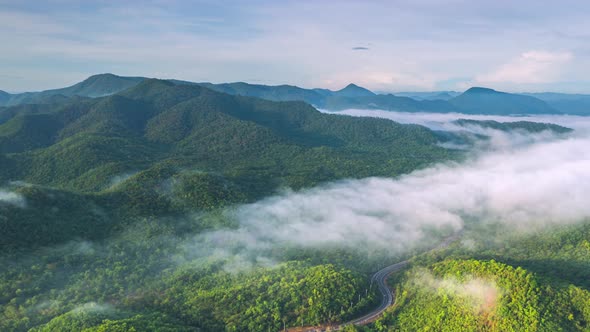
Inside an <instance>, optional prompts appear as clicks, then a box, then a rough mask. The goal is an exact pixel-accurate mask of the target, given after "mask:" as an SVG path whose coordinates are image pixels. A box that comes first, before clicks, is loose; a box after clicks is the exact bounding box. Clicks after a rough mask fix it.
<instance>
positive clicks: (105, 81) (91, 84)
mask: <svg viewBox="0 0 590 332" xmlns="http://www.w3.org/2000/svg"><path fill="white" fill-rule="evenodd" d="M143 80H145V78H144V77H123V76H117V75H113V74H99V75H94V76H90V77H89V78H87V79H85V80H84V81H82V82H80V83H76V84H74V85H72V86H69V87H66V88H61V89H52V90H45V91H41V92H25V93H17V94H9V95H8V96H4V97H3V96H2V94H0V105H5V106H13V105H20V104H47V103H52V102H55V101H56V99H57V101H61V100H64V99H66V98H67V97H73V96H79V97H102V96H107V95H111V94H114V93H117V92H120V91H122V90H125V89H127V88H130V87H132V86H134V85H136V84H138V83H139V82H141V81H143Z"/></svg>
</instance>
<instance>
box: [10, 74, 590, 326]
mask: <svg viewBox="0 0 590 332" xmlns="http://www.w3.org/2000/svg"><path fill="white" fill-rule="evenodd" d="M112 79H113V77H109V76H104V77H102V78H100V77H99V78H96V79H95V80H90V81H88V82H86V83H85V84H80V85H78V86H77V87H76V88H75V89H74V88H71V89H70V90H69V91H70V92H67V93H65V94H58V95H45V96H43V99H38V100H39V101H40V103H37V104H35V103H32V104H29V103H24V104H20V105H15V106H8V107H2V108H0V169H1V170H2V172H0V181H1V183H2V184H1V185H0V229H2V232H0V247H1V248H2V254H0V264H1V265H2V266H3V267H4V268H3V269H1V270H0V330H2V331H56V330H59V331H88V332H89V331H97V332H98V331H133V330H135V331H220V330H221V331H222V330H226V331H262V332H263V331H268V330H271V331H278V330H281V329H284V328H286V327H296V326H303V325H319V324H331V323H338V322H345V321H348V320H350V319H353V318H357V317H359V316H361V315H363V314H364V313H366V312H368V311H370V310H372V309H373V308H375V307H377V306H378V305H379V303H380V301H381V298H382V295H381V294H380V293H379V292H378V290H377V287H374V285H373V284H372V281H371V280H372V279H371V276H372V274H373V273H374V272H375V271H376V269H377V268H380V267H382V266H383V264H386V263H387V264H389V262H391V261H392V260H393V261H394V262H395V261H399V260H401V259H402V258H401V257H402V256H401V255H402V254H392V253H390V252H388V250H375V249H368V248H370V243H367V244H366V246H367V248H356V247H346V246H343V247H338V246H326V247H314V246H305V245H304V246H294V245H292V244H291V243H290V242H289V241H286V242H285V243H279V244H273V245H269V243H270V242H267V241H271V240H272V239H265V238H260V239H258V238H251V237H249V236H251V234H250V233H248V231H247V229H246V228H245V227H247V225H246V226H244V225H242V224H239V220H237V219H236V218H235V214H236V213H237V212H236V211H237V209H239V207H240V206H242V205H239V204H242V203H252V202H260V201H259V199H262V198H265V197H266V196H268V195H271V194H275V193H277V192H280V191H281V190H285V188H288V190H292V189H295V190H297V189H301V188H310V187H313V186H315V185H318V184H321V183H324V182H327V181H333V180H339V179H350V178H365V177H371V176H383V177H397V176H399V175H402V174H407V173H409V172H411V171H413V170H416V169H420V168H423V167H426V166H428V165H432V164H434V163H437V162H441V161H449V162H455V161H457V160H461V158H462V156H463V153H459V152H458V151H457V150H451V149H445V148H443V147H441V146H440V141H441V133H435V132H433V131H431V130H429V129H427V128H425V127H422V126H417V125H402V124H398V123H395V122H392V121H389V120H385V119H377V118H368V117H364V118H359V117H348V116H341V115H335V114H325V113H321V112H319V111H317V110H316V109H315V108H313V107H312V106H311V105H309V104H308V103H305V102H303V101H270V100H265V99H260V98H255V97H251V96H242V95H241V94H242V93H244V94H247V93H250V92H252V91H257V92H256V95H257V96H266V98H275V97H272V96H273V93H274V92H273V91H275V92H276V90H274V89H273V88H269V87H264V86H258V87H256V89H253V88H252V86H249V85H244V84H241V83H237V84H228V85H223V86H213V87H214V88H215V89H226V90H227V92H229V94H228V93H224V92H219V91H214V90H212V89H209V88H207V87H204V86H202V85H199V84H190V83H186V82H179V81H171V80H157V79H139V78H137V79H136V80H137V81H138V82H136V81H134V80H135V79H129V80H128V79H123V80H118V78H116V77H115V78H114V79H115V81H111V80H112ZM117 82H118V83H117ZM127 84H128V85H130V87H129V88H127V89H123V87H124V86H125V85H127ZM118 89H122V91H118V92H116V93H109V91H114V90H118ZM279 90H281V91H282V92H281V93H279V94H278V96H282V97H284V96H285V95H287V94H289V95H291V96H306V97H305V98H308V97H309V96H320V97H318V98H323V99H321V100H324V101H326V102H332V103H334V104H335V105H337V103H340V102H341V101H342V100H344V101H346V102H353V101H354V102H358V100H365V99H366V102H367V103H368V100H373V101H377V102H380V103H382V105H388V104H387V103H388V100H394V98H395V100H396V103H398V104H399V103H405V104H404V105H406V106H405V107H406V108H407V109H411V108H416V109H417V108H418V105H433V106H432V107H435V106H434V105H437V104H438V101H437V102H430V101H424V102H421V103H420V104H416V103H417V102H416V101H415V100H413V99H410V98H402V97H395V96H383V95H371V94H370V92H366V91H364V90H363V89H362V88H359V87H356V86H349V87H348V88H347V89H345V90H346V91H344V92H342V91H341V92H340V93H343V94H348V96H335V95H333V94H334V93H335V92H330V91H329V90H328V91H326V90H305V89H299V88H296V87H288V86H283V87H281V88H280V89H279ZM73 91H77V92H76V93H80V94H82V95H85V96H77V95H76V93H75V92H73ZM310 91H311V92H313V94H309V93H310ZM62 92H63V91H62ZM94 93H96V94H100V93H105V94H107V96H102V97H96V96H95V97H92V96H91V94H94ZM308 94H309V95H308ZM353 95H357V96H356V97H353ZM282 97H281V98H282ZM276 98H279V97H276ZM293 98H303V97H293ZM355 100H356V101H355ZM429 103H431V104H429ZM393 105H394V104H391V105H390V106H391V107H392V108H393V107H394V106H393ZM455 124H456V125H457V126H459V127H468V126H478V127H481V128H485V129H488V128H489V129H496V130H501V131H506V132H511V131H514V130H521V131H525V132H530V133H536V132H542V131H551V132H553V133H557V134H567V133H569V132H570V131H571V130H570V129H569V128H565V127H561V126H557V125H552V124H543V123H533V122H526V121H521V122H513V123H500V122H495V121H474V120H457V121H456V122H455ZM480 136H482V137H479V136H478V138H477V139H485V137H483V134H482V135H480ZM437 167H438V166H437ZM418 185H419V184H418ZM376 198H378V197H376ZM416 199H417V200H420V198H416ZM271 201H272V198H271ZM260 204H262V205H260V206H263V205H264V204H265V203H264V202H263V203H260ZM384 204H385V205H387V204H398V202H389V201H385V202H384ZM290 208H291V207H290V204H287V206H282V207H280V208H277V210H280V209H290ZM327 208H328V207H327ZM358 209H360V210H363V207H358ZM363 211H364V210H363ZM335 213H339V212H338V211H336V212H335ZM363 213H364V214H363V217H364V218H366V219H367V223H368V224H369V225H370V222H371V220H373V218H378V217H379V216H378V215H379V213H381V212H379V211H377V212H373V211H370V210H368V212H363ZM309 218H312V219H313V218H319V217H318V216H316V215H313V214H312V215H311V216H309ZM347 218H348V217H347V216H346V214H345V213H343V214H340V218H339V219H338V220H342V223H344V224H343V226H344V225H345V223H346V220H347ZM259 222H260V223H261V224H262V225H263V227H269V228H272V227H278V226H277V224H273V223H267V224H266V222H267V221H266V220H260V221H259ZM339 222H340V221H339ZM290 227H293V228H297V227H302V226H301V225H299V224H293V225H290ZM376 229H377V230H378V229H379V227H377V228H376ZM427 232H429V234H430V232H432V233H433V238H437V236H441V235H439V234H438V232H437V231H436V230H427ZM469 232H472V233H469ZM478 234H479V235H481V234H480V233H478V232H476V230H471V229H469V228H468V229H467V235H468V236H471V237H472V238H477V236H478ZM587 234H588V227H587V226H575V227H574V226H572V227H571V228H570V229H566V230H564V231H563V232H562V233H555V232H551V233H549V234H547V233H540V234H537V235H535V236H533V237H530V238H524V239H523V238H522V237H514V238H511V239H509V240H507V241H508V242H502V243H509V244H507V245H506V246H502V245H500V246H499V245H498V243H496V242H493V241H491V240H490V239H489V238H487V237H484V238H481V240H479V241H477V243H476V244H474V245H471V246H463V245H461V244H459V243H458V244H456V245H453V246H451V247H449V248H447V249H444V250H438V251H433V252H428V253H426V254H423V255H420V256H417V257H415V258H413V259H412V260H411V261H410V263H411V268H410V269H409V270H407V271H406V272H403V273H400V274H396V275H395V276H392V277H391V278H390V282H391V283H392V286H394V287H396V288H397V292H396V293H395V295H396V306H393V307H391V308H390V309H388V311H387V312H386V314H385V315H384V316H382V317H380V318H379V320H377V322H375V323H373V324H369V325H368V326H365V327H358V328H357V327H352V326H349V327H347V328H348V329H349V330H355V329H360V330H365V331H398V330H400V331H404V330H415V329H420V328H421V327H423V326H443V325H444V326H445V327H447V329H448V330H457V329H459V330H461V329H467V330H478V329H479V330H491V331H494V330H497V331H504V330H510V329H512V330H523V329H524V330H527V329H528V330H531V331H538V330H543V328H545V327H547V328H550V329H551V330H559V329H560V328H561V329H562V330H584V328H585V327H587V324H588V321H589V320H588V319H590V315H588V312H590V311H589V310H590V309H588V305H587V303H588V299H590V295H588V294H589V293H588V291H587V290H586V288H587V287H588V283H587V281H585V280H586V279H585V276H586V273H587V271H588V263H587V259H586V258H584V257H588V255H586V254H587V248H588V245H587V241H586V238H587V237H588V236H587ZM321 236H326V237H329V236H332V234H328V233H321ZM335 236H339V235H338V234H336V235H335ZM304 240H305V239H301V241H302V242H304ZM259 241H260V242H259ZM392 244H394V243H392ZM533 247H534V250H531V248H533ZM365 251H367V252H369V253H370V254H365V253H364V252H365ZM413 253H414V252H413V251H408V252H407V254H404V255H406V256H404V257H406V258H408V257H409V256H410V255H411V254H413ZM544 257H545V258H548V259H546V260H544ZM554 264H559V265H560V266H567V269H565V270H556V269H553V268H552V266H553V265H554ZM441 280H443V281H441ZM465 283H467V285H468V286H469V287H472V286H473V287H475V286H477V287H482V289H483V290H484V291H483V293H477V294H478V295H477V296H475V297H471V296H470V295H468V296H466V295H465V294H464V293H461V292H460V291H459V289H462V288H458V287H455V288H453V287H454V286H453V285H463V284H465ZM440 285H444V286H445V287H442V288H441V287H440ZM433 287H434V288H436V289H437V291H436V292H433V291H432V288H433ZM481 294H483V297H482V295H481ZM441 324H442V325H441Z"/></svg>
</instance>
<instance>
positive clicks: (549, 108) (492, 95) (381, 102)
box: [0, 73, 590, 115]
mask: <svg viewBox="0 0 590 332" xmlns="http://www.w3.org/2000/svg"><path fill="white" fill-rule="evenodd" d="M147 79H149V78H146V77H137V76H128V77H127V76H117V75H115V74H111V73H105V74H97V75H92V76H90V77H88V78H87V79H85V80H83V81H81V82H79V83H76V84H74V85H72V86H69V87H65V88H60V89H51V90H44V91H40V92H25V93H20V94H9V93H5V92H4V93H1V92H0V106H15V105H19V104H52V103H58V102H62V101H64V100H66V99H68V98H73V97H78V98H80V97H85V98H96V97H101V96H105V95H111V94H114V93H118V92H121V91H123V90H125V89H127V88H130V87H133V86H135V85H137V84H139V83H141V82H143V81H145V80H147ZM165 81H169V82H172V83H174V84H178V85H198V86H203V87H206V88H209V89H212V90H215V91H218V92H223V93H228V94H232V95H240V96H248V97H257V98H262V99H266V100H271V101H304V102H306V103H308V104H311V105H313V106H315V107H317V108H320V109H326V110H330V111H339V110H344V109H350V108H359V109H379V110H390V111H401V112H437V113H446V112H460V113H471V114H491V115H498V114H502V115H509V114H580V115H585V114H590V95H568V94H559V93H539V94H532V93H523V94H515V93H508V92H502V91H497V90H494V89H490V88H485V87H472V88H470V89H468V90H466V91H465V92H463V93H461V94H458V93H457V92H453V91H442V92H436V91H435V92H431V93H428V92H424V93H417V92H416V93H411V92H408V93H399V95H397V94H376V93H374V92H372V91H370V90H368V89H366V88H363V87H361V86H358V85H356V84H354V83H350V84H348V85H347V86H346V87H344V88H342V89H340V90H336V91H332V90H329V89H320V88H313V89H306V88H301V87H298V86H294V85H287V84H283V85H275V86H269V85H260V84H250V83H246V82H234V83H219V84H214V83H209V82H200V83H197V82H189V81H182V80H175V79H165ZM457 94H458V95H457ZM476 96H478V97H476ZM478 98H484V99H485V100H478Z"/></svg>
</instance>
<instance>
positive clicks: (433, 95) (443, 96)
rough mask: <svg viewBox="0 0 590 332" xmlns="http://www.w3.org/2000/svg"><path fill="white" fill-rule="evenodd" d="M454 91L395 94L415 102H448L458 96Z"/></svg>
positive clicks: (458, 93)
mask: <svg viewBox="0 0 590 332" xmlns="http://www.w3.org/2000/svg"><path fill="white" fill-rule="evenodd" d="M460 94H461V93H460V92H456V91H428V92H396V93H395V95H396V96H399V97H409V98H412V99H416V100H449V99H451V98H454V97H456V96H458V95H460Z"/></svg>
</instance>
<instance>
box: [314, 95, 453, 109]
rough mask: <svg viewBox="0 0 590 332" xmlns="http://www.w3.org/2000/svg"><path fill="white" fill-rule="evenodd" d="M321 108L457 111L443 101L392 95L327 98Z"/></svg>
mask: <svg viewBox="0 0 590 332" xmlns="http://www.w3.org/2000/svg"><path fill="white" fill-rule="evenodd" d="M323 108H324V109H326V110H330V111H341V110H345V109H351V108H357V109H375V110H386V111H397V112H437V113H447V112H454V111H456V110H457V109H456V108H455V107H454V106H453V105H451V104H449V103H448V102H446V101H444V100H422V101H420V100H415V99H412V98H409V97H398V96H394V95H392V94H388V95H374V96H366V97H356V98H349V97H337V96H335V97H327V98H326V100H325V102H324V105H323Z"/></svg>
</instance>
